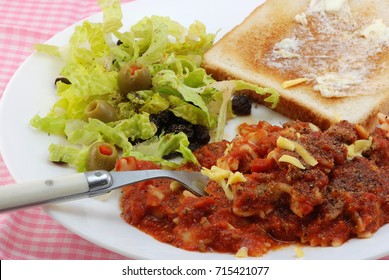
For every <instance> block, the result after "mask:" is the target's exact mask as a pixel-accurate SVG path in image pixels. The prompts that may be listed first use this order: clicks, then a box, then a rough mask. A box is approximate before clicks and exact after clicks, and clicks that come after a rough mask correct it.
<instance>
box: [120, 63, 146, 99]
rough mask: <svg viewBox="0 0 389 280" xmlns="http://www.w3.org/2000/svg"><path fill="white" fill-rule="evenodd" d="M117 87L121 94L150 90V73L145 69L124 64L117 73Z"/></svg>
mask: <svg viewBox="0 0 389 280" xmlns="http://www.w3.org/2000/svg"><path fill="white" fill-rule="evenodd" d="M118 85H119V89H120V91H121V92H122V93H123V94H127V93H129V92H131V91H138V90H147V89H150V88H151V86H152V81H151V75H150V71H149V69H147V67H142V66H139V65H134V64H126V65H124V66H123V68H122V69H121V70H120V71H119V76H118Z"/></svg>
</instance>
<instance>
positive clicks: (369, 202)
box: [117, 121, 389, 256]
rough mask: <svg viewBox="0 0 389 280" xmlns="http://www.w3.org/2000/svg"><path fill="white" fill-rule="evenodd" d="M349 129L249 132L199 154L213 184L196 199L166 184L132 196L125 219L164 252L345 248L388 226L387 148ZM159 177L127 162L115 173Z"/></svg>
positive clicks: (128, 190) (379, 134)
mask: <svg viewBox="0 0 389 280" xmlns="http://www.w3.org/2000/svg"><path fill="white" fill-rule="evenodd" d="M361 131H362V130H361V128H360V127H358V126H355V125H353V124H351V123H348V122H346V121H341V122H339V123H337V124H335V125H333V126H331V127H330V128H329V129H328V130H326V131H321V130H320V129H319V128H317V127H316V126H314V125H312V124H310V123H305V122H299V121H291V122H288V123H285V124H283V125H282V126H275V125H271V124H269V123H267V122H265V121H260V122H258V123H257V124H246V123H245V124H242V125H240V126H239V128H238V135H237V136H236V137H235V139H234V140H232V141H231V142H227V141H222V142H217V143H210V144H207V145H206V146H204V147H203V148H200V149H198V150H196V151H195V152H194V153H195V155H196V157H197V159H198V162H199V163H200V165H201V166H196V165H194V164H186V165H184V166H181V167H180V168H181V169H190V170H196V171H201V172H203V174H205V175H207V176H209V177H210V178H211V179H212V180H211V182H210V183H209V185H208V186H207V187H206V192H207V194H208V195H207V196H204V197H197V196H195V195H193V194H191V193H189V192H188V191H185V190H184V188H182V187H180V186H179V184H177V183H174V182H173V181H172V180H169V179H158V180H155V179H154V180H149V181H146V182H142V183H137V184H134V185H130V186H127V187H125V188H124V189H123V193H122V196H121V202H120V203H121V208H122V217H123V219H124V220H125V221H126V222H128V223H130V224H131V225H133V226H135V227H137V228H139V229H140V230H142V231H144V232H145V233H147V234H149V235H151V236H153V237H154V238H156V239H157V240H160V241H161V242H166V243H169V244H171V245H173V246H176V247H179V248H182V249H185V250H191V251H199V252H220V253H231V254H237V253H238V255H239V256H241V255H242V252H244V253H243V255H244V256H246V255H247V256H262V255H264V254H266V253H267V252H269V251H270V250H274V249H277V248H280V247H283V246H287V245H288V244H293V243H298V244H304V245H307V246H340V245H342V244H343V243H344V242H346V241H347V240H349V239H350V238H366V237H370V236H371V235H372V234H374V232H376V231H377V230H378V229H379V228H380V227H381V226H382V225H384V224H386V223H388V222H389V152H388V151H389V138H388V136H387V131H385V130H383V129H381V128H377V129H376V130H375V131H374V132H373V133H372V134H368V133H362V132H361ZM153 168H160V167H159V166H158V165H157V164H155V163H151V162H147V161H142V160H137V159H135V158H133V157H127V158H122V159H120V160H119V161H118V162H117V170H119V171H120V170H134V169H136V170H140V169H153Z"/></svg>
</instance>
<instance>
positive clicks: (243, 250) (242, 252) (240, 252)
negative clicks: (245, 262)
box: [235, 246, 249, 258]
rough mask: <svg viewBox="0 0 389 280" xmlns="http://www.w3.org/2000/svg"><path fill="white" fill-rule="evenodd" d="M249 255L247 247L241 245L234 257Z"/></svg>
mask: <svg viewBox="0 0 389 280" xmlns="http://www.w3.org/2000/svg"><path fill="white" fill-rule="evenodd" d="M248 256H249V254H248V249H247V247H244V246H243V247H241V248H240V249H239V250H238V252H236V254H235V257H237V258H247V257H248Z"/></svg>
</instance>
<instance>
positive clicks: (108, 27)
mask: <svg viewBox="0 0 389 280" xmlns="http://www.w3.org/2000/svg"><path fill="white" fill-rule="evenodd" d="M99 5H100V7H101V8H102V11H103V22H102V23H92V22H89V21H84V22H83V23H82V24H81V25H79V26H76V28H75V31H74V33H73V35H72V36H71V38H70V40H69V42H68V44H66V45H65V46H53V45H48V44H38V45H36V46H35V48H36V50H37V51H39V52H44V53H47V54H48V55H51V56H57V57H59V58H60V59H62V60H63V61H64V63H65V64H64V66H63V68H62V69H61V71H60V73H59V74H58V76H59V77H60V78H59V79H58V80H57V81H56V83H55V84H56V91H57V95H58V101H57V102H56V103H55V104H54V105H53V107H52V108H51V110H50V112H49V113H48V114H47V115H45V116H40V115H36V116H34V117H33V118H32V119H31V125H32V126H33V127H35V128H37V129H40V130H42V131H44V132H46V133H49V134H55V135H61V136H63V137H65V138H66V140H67V142H68V144H66V145H60V144H55V143H53V144H51V145H50V146H49V148H48V149H49V153H50V156H49V159H50V160H51V161H53V162H63V163H68V164H69V165H71V166H73V167H75V168H76V169H77V170H78V171H80V172H82V171H86V170H88V166H87V159H88V153H90V150H91V147H92V146H94V145H95V144H96V143H106V144H107V145H109V147H114V149H117V150H118V151H119V154H120V156H134V157H137V158H140V159H144V160H150V161H154V162H158V163H161V164H162V165H164V166H167V167H174V166H175V163H173V162H171V161H169V160H166V159H165V156H166V155H168V154H171V153H173V152H175V153H179V154H180V155H181V156H182V159H183V160H184V161H191V162H194V163H196V158H195V157H194V155H193V153H192V149H191V148H190V141H189V140H188V136H187V135H186V134H185V133H184V132H183V131H173V132H169V131H165V130H163V129H162V130H161V129H159V128H158V127H157V125H156V123H155V122H154V121H153V119H152V118H151V116H157V115H158V114H161V113H166V112H169V113H170V114H173V115H174V116H175V117H177V118H180V119H183V120H184V121H186V122H187V123H190V124H192V125H196V126H201V127H205V128H207V129H208V130H209V134H210V141H220V140H222V138H223V133H224V127H225V123H226V120H227V119H228V118H230V117H232V112H231V109H230V106H231V104H230V103H231V102H230V101H231V96H232V94H233V93H234V92H236V91H239V90H243V89H250V90H253V91H256V92H257V93H258V94H262V95H267V97H266V100H265V101H267V102H270V103H272V104H273V106H275V105H276V104H277V102H278V94H277V92H275V91H274V90H272V89H268V88H260V87H257V86H254V85H251V84H248V83H246V82H243V81H224V82H217V81H215V80H214V79H213V78H212V77H211V76H209V75H207V73H206V72H205V70H204V69H203V68H201V62H202V56H203V54H204V53H205V52H206V51H207V50H208V49H209V48H210V47H211V46H212V44H213V42H214V39H215V34H209V33H207V32H206V28H205V26H204V25H203V24H202V23H200V22H198V21H196V22H194V23H192V24H191V25H190V26H189V27H188V28H185V27H184V26H182V25H181V24H179V23H178V22H176V21H174V20H172V19H170V18H169V17H163V16H149V17H144V18H143V19H142V20H140V21H139V22H137V23H136V24H134V25H133V26H131V27H130V28H128V29H126V28H125V27H123V26H122V11H121V6H120V1H119V0H115V1H112V0H99ZM136 76H139V77H141V78H140V79H141V81H140V82H134V79H137V78H139V77H136ZM96 108H98V109H99V110H100V108H103V109H102V110H105V111H104V113H103V116H102V115H101V114H100V115H99V114H95V109H96ZM104 108H105V109H104ZM107 108H108V109H107ZM107 110H108V113H107V112H106V111H107ZM107 114H108V116H107ZM103 153H104V152H103Z"/></svg>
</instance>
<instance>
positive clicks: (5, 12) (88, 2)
mask: <svg viewBox="0 0 389 280" xmlns="http://www.w3.org/2000/svg"><path fill="white" fill-rule="evenodd" d="M130 1H131V0H122V3H125V2H130ZM99 11H100V7H99V6H98V4H97V0H82V1H79V0H12V1H9V0H0V98H1V97H2V95H3V92H4V90H5V87H6V85H7V83H8V81H9V80H10V78H11V77H12V75H13V74H14V73H15V71H16V70H17V68H18V67H19V66H20V65H21V64H22V63H23V61H24V60H25V59H26V58H27V57H28V56H29V55H30V54H31V53H32V52H33V50H32V46H33V45H34V44H36V43H44V42H45V41H46V40H48V39H49V38H51V37H52V36H53V35H55V34H57V33H58V32H60V31H61V30H63V29H65V28H66V27H68V26H69V25H71V24H73V23H75V22H77V21H79V20H82V19H84V18H86V17H88V16H90V15H92V14H94V13H97V12H99ZM0 152H1V151H0ZM13 182H14V181H13V178H12V177H11V175H10V174H9V172H8V170H7V167H6V166H5V164H4V161H3V158H2V157H1V155H0V186H1V185H5V184H10V183H13ZM0 259H2V260H5V259H18V260H22V259H76V260H81V259H88V260H94V259H124V257H123V256H120V255H118V254H116V253H113V252H111V251H108V250H105V249H103V248H101V247H98V246H96V245H94V244H92V243H90V242H89V241H87V240H84V239H82V238H81V237H79V236H77V235H75V234H73V233H71V232H69V231H68V230H67V229H65V228H64V227H62V226H61V225H59V224H58V223H57V222H56V221H54V220H53V219H51V218H50V217H49V216H48V215H47V214H45V213H44V212H43V211H42V209H41V208H39V207H38V208H32V209H28V210H20V211H16V212H12V213H9V214H2V215H0Z"/></svg>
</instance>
